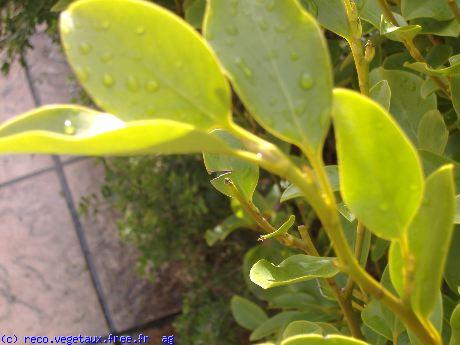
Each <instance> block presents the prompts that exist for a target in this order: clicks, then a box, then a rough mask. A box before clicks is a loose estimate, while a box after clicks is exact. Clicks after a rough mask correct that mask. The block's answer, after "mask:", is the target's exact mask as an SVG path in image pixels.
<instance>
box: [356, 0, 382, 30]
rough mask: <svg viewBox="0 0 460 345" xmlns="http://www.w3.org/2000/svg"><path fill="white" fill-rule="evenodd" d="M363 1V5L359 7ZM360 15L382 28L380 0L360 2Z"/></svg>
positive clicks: (376, 26)
mask: <svg viewBox="0 0 460 345" xmlns="http://www.w3.org/2000/svg"><path fill="white" fill-rule="evenodd" d="M359 3H361V7H359ZM358 9H359V17H360V18H361V19H362V20H365V21H367V22H368V23H370V24H372V25H373V26H374V27H375V28H377V29H378V28H380V19H381V17H382V10H381V8H380V5H379V3H378V0H364V1H361V2H358Z"/></svg>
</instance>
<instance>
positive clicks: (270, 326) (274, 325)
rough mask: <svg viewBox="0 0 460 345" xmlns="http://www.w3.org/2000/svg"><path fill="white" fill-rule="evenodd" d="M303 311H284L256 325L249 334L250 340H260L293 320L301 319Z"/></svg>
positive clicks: (303, 314)
mask: <svg viewBox="0 0 460 345" xmlns="http://www.w3.org/2000/svg"><path fill="white" fill-rule="evenodd" d="M304 317H305V313H302V312H298V311H284V312H281V313H279V314H276V315H275V316H273V317H271V318H269V319H268V320H266V321H265V322H264V323H262V324H261V325H260V326H259V327H257V328H256V329H255V330H254V331H253V332H252V333H251V335H250V336H249V340H250V341H256V340H260V339H262V338H265V337H267V336H269V335H271V334H273V333H276V332H278V331H279V330H281V329H282V328H283V327H284V326H285V325H287V324H289V323H290V322H292V321H295V320H302V319H304Z"/></svg>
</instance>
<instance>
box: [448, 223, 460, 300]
mask: <svg viewBox="0 0 460 345" xmlns="http://www.w3.org/2000/svg"><path fill="white" fill-rule="evenodd" d="M458 248H460V227H459V226H456V228H455V230H454V233H453V236H452V243H451V245H450V249H449V255H448V257H447V263H446V269H445V272H444V279H445V280H446V282H447V285H449V287H450V289H451V290H452V291H455V292H457V289H458V287H459V286H460V270H459V269H458V263H459V262H460V250H458Z"/></svg>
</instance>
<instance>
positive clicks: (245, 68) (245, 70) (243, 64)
mask: <svg viewBox="0 0 460 345" xmlns="http://www.w3.org/2000/svg"><path fill="white" fill-rule="evenodd" d="M235 63H236V65H237V66H238V67H239V68H240V69H241V70H242V71H243V73H244V74H245V75H246V77H251V76H252V70H251V69H250V68H249V66H248V65H247V64H246V62H245V61H244V60H243V59H242V58H239V57H238V58H236V59H235Z"/></svg>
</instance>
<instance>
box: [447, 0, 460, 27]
mask: <svg viewBox="0 0 460 345" xmlns="http://www.w3.org/2000/svg"><path fill="white" fill-rule="evenodd" d="M447 4H448V5H449V7H450V10H451V11H452V13H453V14H454V16H455V18H456V19H457V20H458V21H459V22H460V9H459V8H458V6H457V2H456V1H455V0H447Z"/></svg>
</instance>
